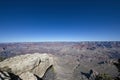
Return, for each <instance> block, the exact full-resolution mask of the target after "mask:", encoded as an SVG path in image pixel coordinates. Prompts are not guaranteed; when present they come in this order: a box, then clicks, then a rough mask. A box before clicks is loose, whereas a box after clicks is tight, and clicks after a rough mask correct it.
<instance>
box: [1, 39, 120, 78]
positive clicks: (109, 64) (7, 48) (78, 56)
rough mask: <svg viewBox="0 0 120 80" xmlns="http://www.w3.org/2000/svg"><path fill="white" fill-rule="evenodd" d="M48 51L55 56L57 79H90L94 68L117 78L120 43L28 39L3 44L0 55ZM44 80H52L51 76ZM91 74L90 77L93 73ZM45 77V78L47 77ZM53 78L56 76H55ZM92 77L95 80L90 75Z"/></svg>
mask: <svg viewBox="0 0 120 80" xmlns="http://www.w3.org/2000/svg"><path fill="white" fill-rule="evenodd" d="M33 53H40V54H42V53H46V54H50V55H52V57H53V58H54V65H53V67H54V70H55V75H54V76H52V77H55V78H54V80H87V77H86V75H85V74H87V73H89V72H90V71H91V70H92V71H94V72H96V74H102V73H105V74H109V75H110V76H112V77H116V76H117V75H118V74H119V72H118V70H117V68H116V66H115V65H113V62H116V61H117V60H118V59H119V58H120V42H119V41H116V42H115V41H111V42H28V43H27V42H25V43H1V44H0V56H1V57H3V58H9V57H13V56H18V55H25V54H33ZM51 74H52V73H51V72H49V73H48V74H47V77H48V78H44V79H45V80H51V79H50V77H51V76H49V75H51ZM90 77H91V76H90ZM44 79H43V80H44ZM52 80H53V78H52ZM89 80H93V79H92V78H90V79H89Z"/></svg>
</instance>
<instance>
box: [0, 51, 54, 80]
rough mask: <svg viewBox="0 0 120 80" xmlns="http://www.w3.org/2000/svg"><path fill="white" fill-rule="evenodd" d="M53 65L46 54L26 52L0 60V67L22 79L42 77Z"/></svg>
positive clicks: (35, 79)
mask: <svg viewBox="0 0 120 80" xmlns="http://www.w3.org/2000/svg"><path fill="white" fill-rule="evenodd" d="M52 65H53V58H52V57H51V56H50V55H48V54H39V53H35V54H26V55H20V56H16V57H13V58H10V59H6V60H4V61H2V62H0V69H2V70H5V71H7V70H8V71H9V72H12V73H13V74H16V75H18V76H19V77H20V78H21V79H22V80H37V77H36V76H35V75H37V76H38V77H39V78H42V77H43V76H44V74H45V72H46V70H47V69H48V68H49V67H50V66H52Z"/></svg>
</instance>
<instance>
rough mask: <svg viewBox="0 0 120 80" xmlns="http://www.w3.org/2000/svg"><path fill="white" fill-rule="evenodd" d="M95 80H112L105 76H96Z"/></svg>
mask: <svg viewBox="0 0 120 80" xmlns="http://www.w3.org/2000/svg"><path fill="white" fill-rule="evenodd" d="M95 80H112V77H111V76H109V75H107V74H99V75H97V76H96V78H95Z"/></svg>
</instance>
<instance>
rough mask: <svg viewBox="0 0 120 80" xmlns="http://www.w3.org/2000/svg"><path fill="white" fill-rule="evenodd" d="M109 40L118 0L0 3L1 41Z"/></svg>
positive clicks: (118, 14)
mask: <svg viewBox="0 0 120 80" xmlns="http://www.w3.org/2000/svg"><path fill="white" fill-rule="evenodd" d="M110 40H114V41H119V40H120V0H0V42H30V41H110Z"/></svg>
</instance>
